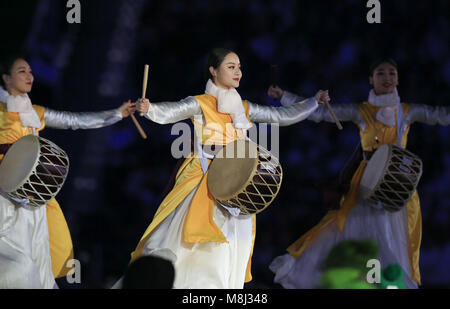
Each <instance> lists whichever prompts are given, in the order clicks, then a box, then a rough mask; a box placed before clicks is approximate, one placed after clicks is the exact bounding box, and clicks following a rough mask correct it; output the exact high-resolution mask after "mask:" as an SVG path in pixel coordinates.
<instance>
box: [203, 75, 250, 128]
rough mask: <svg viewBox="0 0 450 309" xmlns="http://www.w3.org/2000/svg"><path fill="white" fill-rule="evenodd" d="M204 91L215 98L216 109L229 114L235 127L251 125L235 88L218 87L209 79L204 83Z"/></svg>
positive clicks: (248, 126)
mask: <svg viewBox="0 0 450 309" xmlns="http://www.w3.org/2000/svg"><path fill="white" fill-rule="evenodd" d="M205 93H206V94H210V95H212V96H214V97H215V98H217V109H218V110H219V112H221V113H224V114H230V116H231V119H232V120H233V125H234V127H235V128H236V129H249V128H250V127H251V124H250V122H249V121H248V119H247V116H246V115H245V109H244V105H243V104H242V99H241V96H240V95H239V93H238V92H237V91H236V89H235V88H232V89H229V90H226V89H222V88H219V87H217V86H216V85H215V84H214V83H213V82H212V80H211V79H209V80H208V82H207V83H206V89H205Z"/></svg>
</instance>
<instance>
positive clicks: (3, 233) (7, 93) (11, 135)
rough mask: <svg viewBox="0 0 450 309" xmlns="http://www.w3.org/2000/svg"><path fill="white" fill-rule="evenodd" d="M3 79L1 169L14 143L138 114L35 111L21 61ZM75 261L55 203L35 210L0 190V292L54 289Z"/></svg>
mask: <svg viewBox="0 0 450 309" xmlns="http://www.w3.org/2000/svg"><path fill="white" fill-rule="evenodd" d="M0 76H1V84H2V87H0V164H1V161H2V159H3V157H4V155H5V153H6V152H7V151H8V149H9V147H10V146H11V145H12V144H13V143H14V142H16V141H17V140H18V139H20V138H21V137H23V136H26V135H29V134H34V135H38V134H39V132H40V131H41V130H43V129H44V127H50V128H55V129H72V130H76V129H94V128H101V127H105V126H109V125H112V124H114V123H116V122H118V121H119V120H121V119H122V118H124V117H127V116H129V115H130V113H134V111H135V107H134V104H131V103H125V104H123V105H121V106H120V107H119V108H117V109H114V110H109V111H102V112H92V113H71V112H62V111H55V110H51V109H49V108H44V107H42V106H38V105H32V104H31V100H30V98H29V97H28V93H29V92H30V91H31V88H32V86H33V81H34V77H33V73H32V71H31V68H30V66H29V64H28V63H27V62H26V61H25V60H24V59H23V58H22V57H17V56H14V57H11V58H9V59H6V60H5V61H4V63H3V64H2V65H1V69H0ZM3 87H4V88H3ZM5 89H6V90H5ZM18 168H20V167H18ZM0 177H7V175H0ZM71 258H73V247H72V240H71V237H70V232H69V229H68V227H67V223H66V220H65V218H64V215H63V213H62V211H61V208H60V206H59V204H58V203H57V202H56V200H55V199H52V200H51V201H50V202H49V203H48V204H47V205H46V206H43V207H39V208H35V207H29V206H27V205H26V204H24V203H23V202H22V201H18V200H15V199H13V198H11V197H9V196H8V195H6V193H4V192H1V190H0V288H53V287H56V283H55V279H54V278H59V277H63V276H64V275H66V274H67V272H68V270H69V269H68V268H67V267H66V262H67V261H68V260H70V259H71Z"/></svg>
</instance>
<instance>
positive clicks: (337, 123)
mask: <svg viewBox="0 0 450 309" xmlns="http://www.w3.org/2000/svg"><path fill="white" fill-rule="evenodd" d="M325 105H326V106H327V107H328V110H329V111H330V114H331V117H333V119H334V122H336V125H337V127H338V128H339V130H342V129H343V127H342V125H341V122H340V121H339V119H338V117H337V116H336V114H335V113H334V111H333V109H332V108H331V105H330V103H328V101H327V102H325Z"/></svg>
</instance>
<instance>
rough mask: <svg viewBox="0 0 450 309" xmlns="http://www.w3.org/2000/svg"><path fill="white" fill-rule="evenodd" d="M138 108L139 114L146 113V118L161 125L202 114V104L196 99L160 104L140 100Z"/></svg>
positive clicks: (188, 98)
mask: <svg viewBox="0 0 450 309" xmlns="http://www.w3.org/2000/svg"><path fill="white" fill-rule="evenodd" d="M136 108H137V111H138V112H141V113H144V115H145V118H147V119H149V120H151V121H153V122H156V123H159V124H168V123H175V122H178V121H181V120H184V119H188V118H191V117H192V116H194V115H201V114H202V110H201V108H200V104H199V103H198V101H197V99H196V98H194V97H187V98H185V99H183V100H181V101H178V102H160V103H150V101H149V100H147V99H139V100H138V102H137V103H136Z"/></svg>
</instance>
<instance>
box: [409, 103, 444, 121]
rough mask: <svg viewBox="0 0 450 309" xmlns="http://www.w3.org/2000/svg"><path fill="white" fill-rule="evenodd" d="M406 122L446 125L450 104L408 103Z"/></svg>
mask: <svg viewBox="0 0 450 309" xmlns="http://www.w3.org/2000/svg"><path fill="white" fill-rule="evenodd" d="M406 122H407V123H409V124H411V123H414V122H422V123H426V124H429V125H436V124H439V125H441V126H448V125H449V124H450V106H430V105H425V104H410V108H409V111H408V114H407V115H406Z"/></svg>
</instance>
